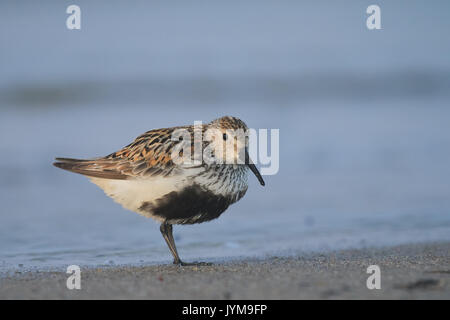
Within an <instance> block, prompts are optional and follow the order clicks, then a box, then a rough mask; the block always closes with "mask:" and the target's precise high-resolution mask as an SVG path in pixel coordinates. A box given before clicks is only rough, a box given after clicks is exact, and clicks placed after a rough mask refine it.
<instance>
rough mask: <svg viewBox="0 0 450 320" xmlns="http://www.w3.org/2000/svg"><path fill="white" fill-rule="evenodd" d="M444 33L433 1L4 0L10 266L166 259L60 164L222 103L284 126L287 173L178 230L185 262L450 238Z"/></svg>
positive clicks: (5, 211) (138, 226) (448, 23)
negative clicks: (74, 12) (74, 21)
mask: <svg viewBox="0 0 450 320" xmlns="http://www.w3.org/2000/svg"><path fill="white" fill-rule="evenodd" d="M71 4H76V5H78V6H80V7H81V30H68V29H67V28H66V19H67V17H68V16H69V15H68V14H66V8H67V7H68V6H69V5H71ZM371 4H378V5H379V6H380V8H381V26H382V30H373V31H370V30H368V29H367V27H366V19H367V17H368V15H367V14H366V8H367V7H368V6H369V5H371ZM449 31H450V2H448V1H437V0H436V1H432V2H430V1H425V0H421V1H412V0H411V1H400V0H397V1H379V0H378V1H363V0H352V1H294V0H292V1H287V0H286V1H261V0H245V1H242V0H239V1H238V0H228V1H206V0H205V1H181V0H178V1H133V2H132V4H131V3H130V2H128V1H87V0H77V1H74V2H72V1H61V0H59V1H56V0H55V1H39V2H37V1H22V0H21V1H5V0H4V1H1V2H0V150H1V155H2V156H1V157H0V203H1V206H0V270H14V269H16V268H22V267H28V268H45V267H55V266H65V265H68V264H79V265H103V264H108V265H113V264H121V263H160V262H171V256H170V253H169V250H168V249H167V247H166V245H165V243H164V240H163V239H162V237H161V235H160V232H159V228H158V225H157V223H155V222H153V221H152V220H149V219H146V218H144V217H141V216H139V215H137V214H135V213H132V212H127V211H125V210H124V209H122V208H121V207H120V206H119V205H117V204H115V203H114V202H113V201H112V200H111V199H109V198H107V197H106V196H104V195H103V192H102V191H101V190H100V189H98V188H97V187H96V186H95V185H93V184H91V183H90V182H89V181H88V180H87V179H86V178H84V177H82V176H80V175H75V174H70V173H68V172H64V171H62V170H59V169H57V168H54V167H53V166H52V165H51V164H52V161H53V158H54V157H56V156H64V157H79V158H89V157H94V156H103V155H106V154H109V153H111V152H113V151H116V150H118V149H119V148H121V147H123V146H125V145H126V144H128V143H129V142H131V141H132V140H133V139H134V138H135V137H136V136H138V135H139V134H141V133H143V132H145V131H147V130H150V129H153V128H160V127H170V126H175V125H183V124H193V122H194V120H202V121H204V122H209V121H210V120H212V119H214V118H217V117H220V116H223V115H233V116H237V117H239V118H241V119H243V120H244V121H245V122H246V123H247V124H248V126H249V127H252V128H278V129H280V171H279V173H278V174H277V175H274V176H266V177H265V180H266V187H264V188H263V187H261V186H260V185H259V184H258V182H257V180H256V179H255V178H254V177H253V176H250V177H249V179H250V188H249V191H248V193H247V196H246V197H245V198H244V199H243V200H241V201H240V202H239V203H237V204H235V205H233V206H231V207H230V209H229V210H228V211H227V212H226V213H224V214H223V215H222V217H221V218H220V219H218V220H215V221H212V222H209V223H205V224H200V225H193V226H183V227H175V237H176V240H177V245H178V247H179V251H180V255H181V256H182V257H183V258H184V259H186V260H191V259H204V260H213V261H214V259H216V260H218V261H220V260H221V259H224V258H233V257H255V256H256V257H264V256H267V255H290V254H295V253H298V252H310V251H318V250H335V249H343V248H356V247H364V246H384V245H395V244H402V243H411V242H422V241H442V240H450V167H449V163H450V128H449V123H450V121H449V120H450V108H449V105H450V104H449V101H450V99H449V98H450V90H449V89H450V59H449V57H450V41H449Z"/></svg>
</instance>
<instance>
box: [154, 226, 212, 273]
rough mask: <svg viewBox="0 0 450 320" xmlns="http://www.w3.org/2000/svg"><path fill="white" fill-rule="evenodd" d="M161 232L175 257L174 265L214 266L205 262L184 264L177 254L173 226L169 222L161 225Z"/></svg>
mask: <svg viewBox="0 0 450 320" xmlns="http://www.w3.org/2000/svg"><path fill="white" fill-rule="evenodd" d="M159 230H161V233H162V235H163V237H164V240H166V243H167V246H168V247H169V250H170V252H171V253H172V255H173V264H177V265H180V266H201V265H207V266H209V265H212V263H205V262H194V263H187V262H183V261H181V259H180V256H179V255H178V252H177V247H176V246H175V240H174V239H173V234H172V225H171V224H170V223H167V222H163V223H162V224H161V227H160V228H159Z"/></svg>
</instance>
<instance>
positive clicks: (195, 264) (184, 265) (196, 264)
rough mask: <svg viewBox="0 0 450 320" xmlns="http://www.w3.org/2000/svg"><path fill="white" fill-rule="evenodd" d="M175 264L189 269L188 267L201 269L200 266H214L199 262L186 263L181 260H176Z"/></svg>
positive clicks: (209, 263)
mask: <svg viewBox="0 0 450 320" xmlns="http://www.w3.org/2000/svg"><path fill="white" fill-rule="evenodd" d="M173 264H175V265H177V266H180V267H188V266H194V267H200V266H212V265H213V263H211V262H199V261H194V262H184V261H181V260H174V261H173Z"/></svg>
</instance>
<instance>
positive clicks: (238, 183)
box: [54, 117, 264, 265]
mask: <svg viewBox="0 0 450 320" xmlns="http://www.w3.org/2000/svg"><path fill="white" fill-rule="evenodd" d="M210 131H212V132H215V134H213V135H210V137H209V139H204V137H205V135H207V133H208V132H210ZM180 132H181V134H180ZM236 132H240V133H242V132H244V134H245V133H247V132H248V128H247V126H246V124H245V123H244V122H243V121H242V120H240V119H238V118H235V117H222V118H219V119H216V120H214V121H211V122H210V123H208V124H202V125H200V126H195V125H194V126H182V127H174V128H165V129H155V130H151V131H148V132H146V133H144V134H142V135H140V136H139V137H137V138H136V140H134V142H132V143H131V144H129V145H127V146H126V147H124V148H123V149H121V150H119V151H117V152H114V153H112V154H110V155H108V156H105V157H100V158H94V159H87V160H79V159H68V158H56V161H57V162H55V163H54V165H55V166H56V167H58V168H61V169H64V170H68V171H71V172H75V173H79V174H82V175H85V176H87V177H88V178H89V179H90V180H91V181H92V182H93V183H95V184H96V185H98V186H99V187H100V188H101V189H103V191H104V192H105V193H106V194H107V195H108V196H110V197H111V198H113V199H114V200H115V201H116V202H118V203H120V204H121V205H122V206H123V207H124V208H126V209H128V210H131V211H134V212H137V213H139V214H141V215H143V216H146V217H151V218H153V219H156V220H157V221H159V222H161V227H160V230H161V233H162V235H163V237H164V240H165V241H166V243H167V245H168V247H169V249H170V251H171V253H172V255H173V257H174V261H173V263H174V264H178V265H187V263H185V262H183V261H181V259H180V257H179V255H178V252H177V248H176V246H175V241H174V238H173V235H172V225H174V224H194V223H201V222H205V221H210V220H212V219H216V218H218V217H219V216H220V215H221V214H222V213H223V212H224V211H225V210H226V209H227V208H228V207H229V206H230V205H231V204H233V203H235V202H237V201H238V200H240V199H241V198H242V197H243V196H244V194H245V193H246V191H247V188H248V184H247V175H248V170H249V169H250V170H251V171H252V172H253V173H254V174H255V175H256V177H257V178H258V180H259V182H260V183H261V185H264V180H263V179H262V177H261V175H260V173H259V171H258V169H257V168H256V166H255V165H254V164H253V163H252V161H251V160H250V158H249V156H248V140H247V139H245V140H244V141H243V142H242V139H238V135H237V134H236ZM198 133H199V134H200V139H201V140H200V150H201V154H202V155H203V154H205V151H206V150H207V149H208V152H209V155H210V156H209V157H208V161H206V160H205V159H206V158H203V157H202V159H201V160H200V161H199V159H197V158H196V157H195V154H196V153H195V149H196V143H197V140H198ZM217 133H218V134H217ZM186 134H187V136H186ZM183 138H184V139H183ZM246 138H247V137H246ZM196 139H197V140H196ZM230 141H231V143H230ZM217 150H222V151H223V152H222V153H221V155H220V156H219V155H218V154H217V153H218V152H217ZM186 151H188V152H186ZM192 151H193V153H191V152H192ZM186 153H190V155H188V156H187V157H186ZM192 154H194V156H192ZM242 154H244V156H245V159H243V160H244V161H239V160H242V157H240V155H242ZM174 155H176V156H178V158H177V157H174ZM225 155H227V159H230V158H229V156H230V155H231V160H232V161H231V162H230V161H224V156H225ZM180 159H184V160H183V161H180ZM195 264H198V263H195Z"/></svg>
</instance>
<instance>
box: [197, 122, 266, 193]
mask: <svg viewBox="0 0 450 320" xmlns="http://www.w3.org/2000/svg"><path fill="white" fill-rule="evenodd" d="M205 129H206V130H205V133H204V134H205V140H206V141H208V142H209V144H208V148H209V150H208V151H209V155H210V157H211V158H210V161H212V162H214V163H219V164H225V165H246V166H247V167H248V168H249V169H250V170H251V171H252V172H253V173H254V174H255V176H256V177H257V178H258V181H259V182H260V183H261V185H265V183H264V180H263V178H262V177H261V174H260V173H259V171H258V169H257V168H256V166H255V165H254V164H253V162H252V161H251V159H250V157H249V154H248V146H249V130H248V127H247V125H246V124H245V122H244V121H242V120H240V119H238V118H235V117H230V116H225V117H221V118H218V119H215V120H213V121H211V122H210V123H209V124H207V125H206V128H205Z"/></svg>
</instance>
